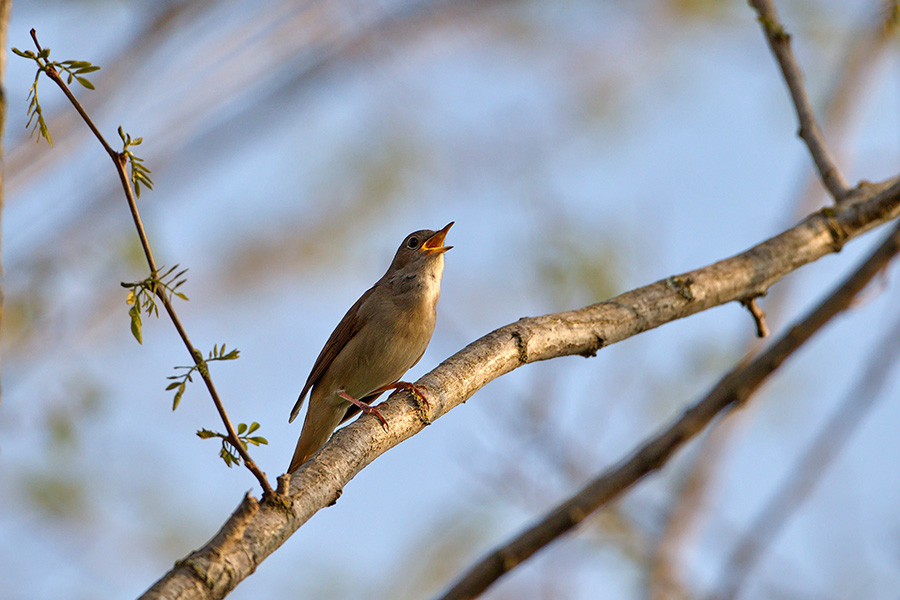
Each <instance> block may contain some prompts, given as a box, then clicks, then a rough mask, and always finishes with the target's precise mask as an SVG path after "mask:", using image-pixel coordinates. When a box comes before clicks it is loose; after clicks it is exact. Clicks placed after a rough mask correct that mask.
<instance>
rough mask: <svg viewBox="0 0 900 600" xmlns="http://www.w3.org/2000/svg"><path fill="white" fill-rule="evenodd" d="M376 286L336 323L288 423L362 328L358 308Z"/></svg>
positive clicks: (361, 315) (362, 317) (362, 315)
mask: <svg viewBox="0 0 900 600" xmlns="http://www.w3.org/2000/svg"><path fill="white" fill-rule="evenodd" d="M376 286H377V284H376ZM376 286H372V287H371V288H369V289H368V290H366V293H364V294H363V295H362V296H360V297H359V300H357V301H356V303H355V304H354V305H353V306H351V307H350V310H348V311H347V314H345V315H344V318H342V319H341V322H340V323H338V324H337V327H335V328H334V331H332V332H331V336H330V337H329V338H328V341H327V342H325V347H324V348H322V351H321V352H319V357H318V358H317V359H316V362H315V364H314V365H313V368H312V371H310V372H309V377H307V379H306V384H304V386H303V390H302V391H301V392H300V397H299V398H297V403H296V404H295V405H294V408H293V410H291V417H290V419H288V423H292V422H293V421H294V419H296V418H297V414H298V413H299V412H300V408H302V407H303V401H304V400H305V399H306V394H307V393H308V392H309V390H310V389H311V388H312V386H314V385H315V384H316V382H317V381H319V379H320V378H321V377H322V374H323V373H325V370H326V369H328V367H329V366H331V363H332V362H333V361H334V359H335V357H336V356H337V355H338V354H340V352H341V350H343V349H344V346H346V345H347V342H348V341H349V340H350V339H351V338H352V337H353V336H354V335H356V333H357V332H358V331H359V330H360V329H361V328H362V326H363V323H364V322H365V315H364V314H363V312H364V311H361V310H360V308H361V307H362V305H363V304H365V302H366V301H367V300H368V299H369V297H370V296H371V295H372V292H374V291H375V287H376Z"/></svg>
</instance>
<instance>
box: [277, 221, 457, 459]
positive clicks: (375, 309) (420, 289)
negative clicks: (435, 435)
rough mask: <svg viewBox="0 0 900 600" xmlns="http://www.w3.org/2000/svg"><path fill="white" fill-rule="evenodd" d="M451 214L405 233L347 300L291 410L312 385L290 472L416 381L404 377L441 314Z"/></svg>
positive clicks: (299, 404) (294, 412)
mask: <svg viewBox="0 0 900 600" xmlns="http://www.w3.org/2000/svg"><path fill="white" fill-rule="evenodd" d="M452 225H453V222H450V223H448V224H447V226H446V227H444V228H443V229H441V230H440V231H432V230H430V229H422V230H420V231H415V232H413V233H411V234H409V235H408V236H406V239H404V240H403V243H402V244H400V247H399V248H398V249H397V253H396V254H395V255H394V260H393V261H391V266H390V267H388V270H387V272H386V273H385V274H384V276H382V278H381V279H379V280H378V281H377V282H375V285H373V286H372V287H371V288H369V289H368V290H367V291H366V292H365V293H364V294H363V295H362V296H360V298H359V300H357V301H356V303H355V304H354V305H353V306H351V307H350V310H348V311H347V314H345V315H344V318H343V319H341V322H340V323H338V325H337V327H336V328H335V330H334V331H333V332H332V334H331V337H329V338H328V341H327V342H325V347H324V348H322V351H321V352H320V353H319V357H318V358H317V359H316V362H315V364H314V365H313V368H312V371H310V373H309V377H308V378H307V379H306V384H305V385H304V386H303V390H302V391H301V392H300V397H299V398H298V399H297V403H296V404H295V405H294V409H293V410H292V411H291V418H290V419H289V422H293V421H294V419H295V418H297V414H298V413H299V412H300V408H301V407H302V406H303V401H304V399H305V398H306V394H307V393H309V408H308V409H307V411H306V420H305V421H304V422H303V429H302V430H301V431H300V439H299V440H297V448H296V449H295V450H294V456H293V458H292V459H291V466H290V467H288V473H292V472H294V471H296V470H297V469H298V468H300V466H301V465H302V464H303V463H305V462H306V461H307V460H308V459H309V458H310V457H311V456H312V455H313V454H315V453H316V451H318V450H319V448H321V447H322V446H323V445H324V444H325V442H326V441H328V438H329V437H330V436H331V434H332V432H334V430H335V429H336V428H337V427H338V425H340V424H341V423H343V422H344V421H346V420H347V419H349V418H350V417H352V416H353V415H355V414H356V413H357V412H359V411H360V410H361V411H363V412H365V413H373V414H374V415H375V416H376V417H378V419H379V420H380V421H381V422H382V424H383V425H386V422H385V420H384V418H383V417H382V416H381V414H380V413H379V412H378V410H377V409H376V408H374V407H373V406H371V403H372V402H373V401H374V400H375V399H376V398H377V397H378V396H380V395H381V394H382V393H383V392H385V391H386V390H389V389H413V391H414V392H416V393H417V394H418V392H417V391H416V390H415V389H414V388H413V386H412V384H409V383H406V382H402V381H400V377H402V376H403V374H404V373H406V371H408V370H409V369H410V368H412V367H413V365H415V364H416V363H417V362H419V359H421V358H422V355H423V354H424V353H425V348H426V347H427V346H428V342H430V341H431V334H432V333H433V332H434V324H435V320H436V318H437V301H438V298H439V297H440V295H441V276H442V275H443V273H444V253H445V252H446V251H447V250H449V249H450V248H452V247H453V246H444V238H446V237H447V232H448V231H449V230H450V227H451V226H452Z"/></svg>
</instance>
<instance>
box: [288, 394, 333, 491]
mask: <svg viewBox="0 0 900 600" xmlns="http://www.w3.org/2000/svg"><path fill="white" fill-rule="evenodd" d="M346 412H347V407H346V405H344V404H340V403H338V404H331V403H327V402H312V401H310V403H309V408H308V409H307V412H306V420H305V421H303V429H302V430H301V431H300V439H299V440H297V447H296V448H295V449H294V456H293V458H291V466H289V467H288V470H287V472H288V473H293V472H294V471H296V470H297V469H299V468H300V466H301V465H302V464H303V463H305V462H306V461H307V460H309V459H310V458H311V457H312V455H313V454H315V453H316V452H318V451H319V448H321V447H322V446H324V445H325V442H327V441H328V438H329V437H331V433H332V432H333V431H334V430H335V429H336V428H337V426H338V425H340V424H341V419H342V418H343V417H344V414H345V413H346Z"/></svg>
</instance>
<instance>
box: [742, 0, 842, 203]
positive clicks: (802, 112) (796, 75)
mask: <svg viewBox="0 0 900 600" xmlns="http://www.w3.org/2000/svg"><path fill="white" fill-rule="evenodd" d="M749 1H750V5H751V6H752V7H753V8H754V9H755V10H756V13H757V15H758V19H759V22H760V24H761V25H762V28H763V31H764V32H765V34H766V39H767V40H768V42H769V48H771V50H772V53H773V54H774V55H775V59H776V60H777V61H778V66H779V67H781V73H782V75H784V80H785V83H787V86H788V90H789V91H790V94H791V100H792V101H793V103H794V108H795V109H796V111H797V120H798V121H799V122H800V131H799V135H800V138H801V139H803V141H804V142H806V146H807V147H808V148H809V153H810V154H811V155H812V159H813V161H814V162H815V164H816V169H817V170H818V172H819V177H820V178H821V179H822V184H823V185H824V186H825V188H826V189H827V190H828V193H829V194H831V196H832V198H834V200H835V202H840V201H841V200H843V199H844V197H845V196H846V195H847V192H848V191H849V187H850V186H848V185H847V181H846V180H845V179H844V176H843V175H842V174H841V172H840V170H839V169H838V167H837V163H836V162H835V160H834V157H833V156H832V155H831V151H830V150H829V149H828V145H827V144H826V143H825V136H824V135H823V134H822V130H821V129H820V128H819V123H818V122H817V121H816V116H815V113H814V112H813V109H812V104H811V102H810V100H809V95H808V94H807V93H806V88H805V86H804V85H803V74H802V72H801V71H800V66H799V65H798V64H797V60H796V58H794V52H793V50H791V36H790V34H788V33H787V32H786V31H785V29H784V26H783V25H782V24H781V22H780V21H779V20H778V13H777V12H776V11H775V5H774V4H773V3H772V0H749Z"/></svg>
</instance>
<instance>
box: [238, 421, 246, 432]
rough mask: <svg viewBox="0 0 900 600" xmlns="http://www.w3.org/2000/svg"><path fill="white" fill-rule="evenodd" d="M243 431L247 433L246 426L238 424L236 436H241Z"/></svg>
mask: <svg viewBox="0 0 900 600" xmlns="http://www.w3.org/2000/svg"><path fill="white" fill-rule="evenodd" d="M245 431H247V424H246V423H240V424H238V428H237V432H238V435H241V434H242V433H244V432H245Z"/></svg>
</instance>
